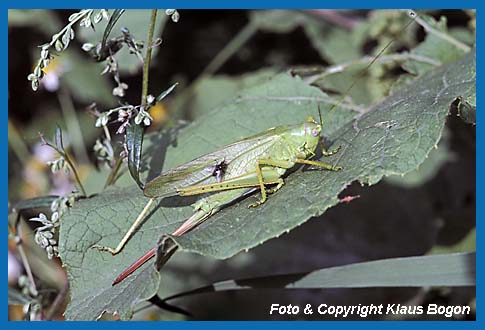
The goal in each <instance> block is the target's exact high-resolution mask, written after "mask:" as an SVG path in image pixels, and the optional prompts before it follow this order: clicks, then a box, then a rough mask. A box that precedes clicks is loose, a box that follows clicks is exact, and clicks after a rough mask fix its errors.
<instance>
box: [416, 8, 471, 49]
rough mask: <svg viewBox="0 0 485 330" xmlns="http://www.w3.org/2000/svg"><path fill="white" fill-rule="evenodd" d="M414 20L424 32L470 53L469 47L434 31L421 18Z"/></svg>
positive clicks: (440, 32)
mask: <svg viewBox="0 0 485 330" xmlns="http://www.w3.org/2000/svg"><path fill="white" fill-rule="evenodd" d="M415 20H416V23H418V24H419V25H421V26H422V27H423V29H424V30H425V31H426V32H428V33H431V34H434V35H435V36H436V37H438V38H440V39H443V40H445V41H448V42H449V43H450V44H452V45H454V46H456V47H457V48H459V49H461V50H463V51H464V52H469V51H470V49H471V48H470V46H468V45H466V44H464V43H462V42H461V41H459V40H457V39H455V38H453V37H452V36H450V35H449V34H446V33H444V32H442V31H439V30H437V29H435V28H434V27H432V26H431V25H429V24H428V23H426V22H425V21H424V20H423V19H422V18H421V17H419V16H416V18H415Z"/></svg>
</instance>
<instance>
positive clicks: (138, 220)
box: [91, 198, 155, 255]
mask: <svg viewBox="0 0 485 330" xmlns="http://www.w3.org/2000/svg"><path fill="white" fill-rule="evenodd" d="M154 201H155V198H151V199H150V200H149V201H148V203H147V204H146V205H145V207H144V208H143V211H141V213H140V214H139V215H138V217H137V218H136V220H135V222H133V224H132V225H131V227H130V229H128V231H127V232H126V234H125V236H123V238H122V239H121V241H120V242H119V243H118V246H116V248H112V247H109V246H101V245H93V246H91V248H92V249H96V250H100V251H108V252H110V253H111V254H112V255H115V254H118V253H119V252H120V251H121V250H122V249H123V247H124V246H125V245H126V242H128V240H129V239H130V238H131V237H132V236H133V233H134V232H135V230H136V229H137V228H138V226H139V225H140V223H141V222H142V221H143V220H144V218H145V215H146V214H147V213H148V209H149V208H150V206H151V205H152V203H153V202H154Z"/></svg>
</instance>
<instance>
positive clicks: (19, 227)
mask: <svg viewBox="0 0 485 330" xmlns="http://www.w3.org/2000/svg"><path fill="white" fill-rule="evenodd" d="M22 243H23V241H22V223H21V221H20V214H17V219H16V220H15V244H16V245H17V250H18V251H19V255H20V259H21V260H22V264H23V266H24V269H25V273H26V274H27V277H28V278H29V282H30V291H31V292H32V295H33V296H34V297H35V296H37V294H38V291H37V287H36V285H35V281H34V275H33V274H32V269H31V268H30V264H29V261H28V259H27V255H26V254H25V251H24V247H23V245H22Z"/></svg>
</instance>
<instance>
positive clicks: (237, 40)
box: [196, 22, 258, 80]
mask: <svg viewBox="0 0 485 330" xmlns="http://www.w3.org/2000/svg"><path fill="white" fill-rule="evenodd" d="M257 30H258V26H257V24H254V23H252V22H249V23H248V24H247V25H246V26H245V27H244V28H243V29H242V30H241V31H239V33H238V34H237V35H236V36H235V37H234V38H233V39H232V40H231V41H230V42H229V43H228V44H227V45H226V46H225V47H224V48H223V49H222V50H221V51H220V52H219V53H218V54H217V55H216V56H215V57H214V58H213V59H212V61H211V62H210V63H209V64H208V65H207V66H206V67H205V69H204V70H203V71H202V73H201V74H200V75H199V78H201V77H203V76H205V75H210V74H213V73H214V72H216V71H217V70H219V69H220V67H221V66H222V65H223V64H224V63H226V61H227V60H228V59H229V58H230V57H231V56H232V55H234V54H235V53H236V52H237V51H238V50H239V49H240V48H241V47H242V46H243V45H244V44H245V43H246V42H247V41H248V40H249V39H250V38H251V37H252V36H253V35H254V33H255V32H256V31H257ZM199 78H197V79H196V80H199Z"/></svg>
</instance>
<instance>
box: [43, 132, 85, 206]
mask: <svg viewBox="0 0 485 330" xmlns="http://www.w3.org/2000/svg"><path fill="white" fill-rule="evenodd" d="M39 135H40V139H41V140H42V142H43V143H44V144H45V145H47V146H49V147H51V148H52V149H54V150H55V151H56V152H57V153H58V154H59V155H61V156H62V157H63V158H64V160H65V161H66V162H67V165H68V166H69V168H70V170H71V171H72V173H74V179H75V180H76V183H77V185H78V187H79V189H80V190H81V193H82V194H83V196H84V197H87V194H86V190H85V189H84V186H83V184H82V182H81V179H80V178H79V175H78V173H77V171H76V167H75V166H74V163H73V162H72V160H71V157H69V155H68V154H67V152H66V151H65V150H61V149H59V148H58V147H57V146H56V145H54V144H52V143H50V142H49V141H47V140H46V139H45V138H44V136H43V135H42V134H41V133H39Z"/></svg>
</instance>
